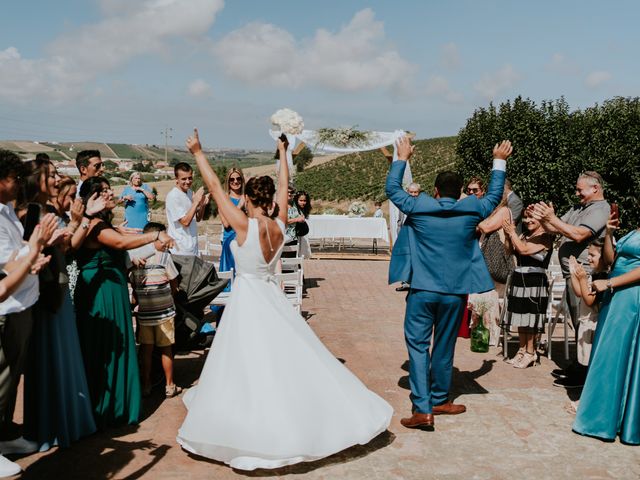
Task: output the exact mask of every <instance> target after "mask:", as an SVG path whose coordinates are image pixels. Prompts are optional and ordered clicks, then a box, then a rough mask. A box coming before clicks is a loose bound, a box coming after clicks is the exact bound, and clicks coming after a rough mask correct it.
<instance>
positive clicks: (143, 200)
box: [118, 172, 156, 229]
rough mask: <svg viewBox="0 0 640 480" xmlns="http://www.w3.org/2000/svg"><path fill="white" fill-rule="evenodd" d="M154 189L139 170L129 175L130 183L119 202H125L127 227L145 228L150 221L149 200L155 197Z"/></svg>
mask: <svg viewBox="0 0 640 480" xmlns="http://www.w3.org/2000/svg"><path fill="white" fill-rule="evenodd" d="M155 198H156V197H155V195H154V194H153V191H152V190H151V189H150V188H149V186H148V185H147V184H146V183H145V184H143V183H142V177H141V176H140V173H139V172H133V173H132V174H131V176H130V177H129V185H127V186H126V187H124V190H123V191H122V194H121V195H120V198H119V200H118V202H124V219H125V220H126V221H127V227H129V228H140V229H143V228H144V227H145V225H146V224H147V223H148V222H149V221H148V220H147V218H148V216H149V201H150V200H151V201H153V200H154V199H155Z"/></svg>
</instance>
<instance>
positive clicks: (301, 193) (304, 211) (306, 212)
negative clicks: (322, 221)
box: [293, 190, 311, 218]
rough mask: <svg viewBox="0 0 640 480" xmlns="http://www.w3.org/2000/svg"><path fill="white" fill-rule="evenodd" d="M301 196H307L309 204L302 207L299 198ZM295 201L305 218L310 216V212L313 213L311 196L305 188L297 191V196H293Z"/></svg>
mask: <svg viewBox="0 0 640 480" xmlns="http://www.w3.org/2000/svg"><path fill="white" fill-rule="evenodd" d="M300 197H307V204H306V205H305V206H304V208H302V207H301V206H300V204H299V203H298V199H299V198H300ZM293 203H294V204H295V206H296V207H298V210H300V213H302V214H303V215H304V218H309V214H310V213H311V197H310V196H309V194H308V193H307V192H305V191H304V190H299V191H297V192H296V194H295V196H294V197H293Z"/></svg>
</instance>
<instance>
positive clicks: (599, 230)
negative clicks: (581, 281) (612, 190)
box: [558, 200, 611, 278]
mask: <svg viewBox="0 0 640 480" xmlns="http://www.w3.org/2000/svg"><path fill="white" fill-rule="evenodd" d="M610 213H611V207H610V206H609V202H607V201H606V200H596V201H594V202H589V203H587V204H586V205H577V206H575V207H573V208H572V209H571V210H569V211H568V212H567V213H565V214H564V215H563V216H562V221H563V222H565V223H568V224H569V225H573V226H575V227H586V228H588V229H589V230H591V233H592V235H591V237H589V238H587V239H586V240H585V241H584V242H576V241H573V240H571V239H570V238H568V237H564V238H563V239H562V242H561V243H560V248H559V249H558V259H559V260H560V265H561V266H562V274H563V276H564V277H565V278H568V277H569V257H571V256H572V255H573V256H574V257H576V259H577V260H578V262H579V263H581V264H582V265H583V266H584V267H585V270H587V272H590V271H591V268H590V267H589V263H588V261H587V247H588V246H589V243H590V242H591V241H592V240H595V239H596V238H601V237H603V236H604V234H605V229H606V226H607V221H608V220H609V214H610Z"/></svg>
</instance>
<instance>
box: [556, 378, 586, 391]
mask: <svg viewBox="0 0 640 480" xmlns="http://www.w3.org/2000/svg"><path fill="white" fill-rule="evenodd" d="M584 380H585V379H584V378H578V377H565V378H558V379H556V380H554V381H553V386H554V387H564V388H580V387H583V386H584Z"/></svg>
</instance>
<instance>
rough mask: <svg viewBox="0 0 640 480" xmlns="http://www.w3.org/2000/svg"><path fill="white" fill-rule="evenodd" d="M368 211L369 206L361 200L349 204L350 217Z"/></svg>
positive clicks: (361, 214)
mask: <svg viewBox="0 0 640 480" xmlns="http://www.w3.org/2000/svg"><path fill="white" fill-rule="evenodd" d="M366 212H367V206H366V205H365V204H364V203H362V202H361V201H359V200H356V201H355V202H353V203H352V204H351V205H349V216H350V217H361V216H363V215H364V214H365V213H366Z"/></svg>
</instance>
